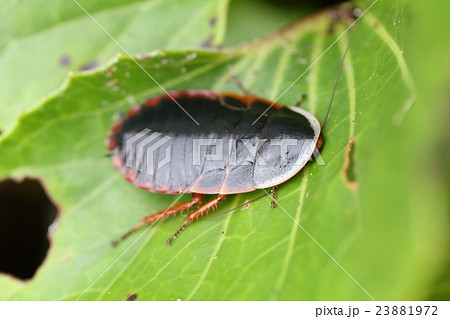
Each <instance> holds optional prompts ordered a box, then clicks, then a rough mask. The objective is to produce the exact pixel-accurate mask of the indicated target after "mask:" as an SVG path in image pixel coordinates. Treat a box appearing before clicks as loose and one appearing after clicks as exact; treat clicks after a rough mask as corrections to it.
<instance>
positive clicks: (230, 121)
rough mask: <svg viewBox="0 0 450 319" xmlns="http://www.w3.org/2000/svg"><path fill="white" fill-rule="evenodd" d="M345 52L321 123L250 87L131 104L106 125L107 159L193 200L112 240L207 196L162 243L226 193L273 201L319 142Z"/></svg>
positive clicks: (149, 186) (143, 182) (135, 178)
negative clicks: (264, 195) (264, 192)
mask: <svg viewBox="0 0 450 319" xmlns="http://www.w3.org/2000/svg"><path fill="white" fill-rule="evenodd" d="M348 49H349V46H348V47H347V51H348ZM347 51H346V52H345V54H344V57H343V59H342V62H341V66H340V69H339V72H338V76H337V79H336V84H335V87H334V91H333V94H332V97H331V100H330V104H329V106H328V111H327V114H326V116H325V119H324V121H323V124H322V126H321V125H320V123H319V121H318V120H317V119H316V118H315V117H314V116H313V115H312V114H311V113H309V112H307V111H305V110H303V109H301V108H299V107H298V106H283V105H281V104H278V103H274V102H271V101H269V100H265V99H262V98H259V97H255V96H252V95H250V94H248V93H247V94H245V95H238V94H235V93H216V92H211V91H207V90H184V91H179V92H168V93H167V94H165V95H161V96H156V97H153V98H150V99H148V100H146V101H145V102H144V103H143V104H141V105H138V106H135V107H134V108H132V109H131V110H130V111H129V112H128V114H127V115H126V116H124V117H123V118H122V119H121V120H119V121H118V122H117V123H116V124H114V125H113V126H112V127H111V129H110V130H109V133H108V137H107V140H106V144H107V148H108V149H109V151H110V152H111V155H112V158H113V165H114V166H115V167H116V169H118V170H119V172H120V173H121V174H122V175H123V177H124V178H125V179H126V180H127V181H129V182H131V183H133V184H134V185H135V186H137V187H139V188H142V189H145V190H147V191H150V192H154V193H164V194H183V193H192V199H191V200H190V201H188V202H185V203H182V204H178V205H176V206H173V207H169V208H168V209H165V210H162V211H160V212H157V213H155V214H152V215H150V216H148V217H146V218H144V219H142V220H141V221H140V222H138V223H137V224H136V225H135V226H134V227H132V228H131V229H130V230H129V231H128V232H127V233H125V234H124V235H123V236H121V237H120V238H119V239H117V240H115V241H113V242H112V245H113V246H115V245H116V244H117V243H118V242H120V241H122V240H123V239H125V238H126V237H127V236H129V235H130V234H131V233H133V232H134V231H135V230H137V229H138V228H140V227H141V226H143V225H146V224H149V223H154V222H156V221H157V220H159V219H160V218H165V217H168V216H170V215H175V214H177V213H180V212H182V211H184V210H189V209H191V208H193V207H194V206H198V205H200V204H202V201H203V198H204V195H206V194H215V195H217V196H216V197H215V198H214V199H213V200H211V201H209V202H206V203H203V204H202V205H200V206H199V207H198V208H197V209H195V210H194V211H193V212H192V213H190V214H189V215H188V216H187V217H186V218H185V220H184V221H183V223H182V224H181V226H180V227H179V228H178V230H177V231H176V232H175V233H174V234H173V236H171V237H170V238H169V239H168V240H167V245H170V244H171V242H172V241H173V239H175V238H176V237H177V236H178V235H179V234H180V232H181V231H182V230H183V229H184V228H185V227H186V226H187V225H189V224H190V223H191V222H192V221H194V220H196V219H199V218H200V217H202V216H203V215H204V214H205V213H207V212H208V211H209V210H211V209H213V208H215V207H216V206H217V205H218V204H219V203H220V202H221V201H223V200H224V199H225V198H226V196H227V195H231V194H240V193H246V192H251V191H254V190H257V189H266V188H272V205H271V206H272V207H274V204H275V201H274V196H275V188H276V187H277V186H278V185H280V184H282V183H284V182H286V181H287V180H289V179H290V178H292V177H293V176H295V175H296V174H297V173H298V172H299V171H300V170H301V169H302V168H303V167H304V166H305V165H306V164H307V163H308V161H310V160H311V159H312V156H313V154H314V152H315V150H318V149H320V148H321V147H322V144H323V138H322V134H321V132H322V128H323V126H324V124H325V122H326V119H327V117H328V114H329V111H330V108H331V104H332V101H333V97H334V92H335V90H336V87H337V83H338V80H339V76H340V74H341V71H342V66H343V62H344V59H345V55H346V53H347ZM186 113H187V114H188V115H190V117H191V119H190V118H189V117H188V116H187V115H186ZM261 114H263V115H262V116H261ZM257 118H258V120H257V121H255V119H257ZM192 119H195V121H194V120H192ZM160 164H164V165H160Z"/></svg>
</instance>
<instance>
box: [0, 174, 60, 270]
mask: <svg viewBox="0 0 450 319" xmlns="http://www.w3.org/2000/svg"><path fill="white" fill-rule="evenodd" d="M57 212H58V210H57V208H56V206H55V205H54V204H53V203H52V202H51V201H50V199H49V197H48V196H47V194H46V192H45V190H44V188H43V186H42V184H41V183H40V182H39V181H38V180H36V179H29V178H26V179H24V180H23V181H16V180H13V179H6V180H3V181H1V182H0V272H3V273H8V274H11V275H13V276H14V277H17V278H19V279H29V278H31V277H33V275H34V273H35V272H36V270H37V269H38V267H39V266H40V265H41V264H42V262H43V261H44V259H45V256H46V255H47V251H48V249H49V247H50V242H49V239H48V237H47V233H48V229H49V226H50V225H51V224H52V223H53V222H54V220H55V218H56V216H57Z"/></svg>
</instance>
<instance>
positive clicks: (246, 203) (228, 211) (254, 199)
mask: <svg viewBox="0 0 450 319" xmlns="http://www.w3.org/2000/svg"><path fill="white" fill-rule="evenodd" d="M267 195H269V193H265V194H263V195H261V196H258V197H256V198H253V199H252V200H249V201H247V202H244V203H243V204H241V205H239V206H236V207H234V208H232V209H230V210H227V211H226V212H223V213H220V214H217V215H211V216H205V217H202V218H200V220H203V219H208V218H215V217H219V216H221V215H225V214H228V213H230V212H232V211H234V210H236V209H238V208H241V207H242V206H245V205H248V204H250V203H253V202H254V201H257V200H258V199H260V198H262V197H264V196H267Z"/></svg>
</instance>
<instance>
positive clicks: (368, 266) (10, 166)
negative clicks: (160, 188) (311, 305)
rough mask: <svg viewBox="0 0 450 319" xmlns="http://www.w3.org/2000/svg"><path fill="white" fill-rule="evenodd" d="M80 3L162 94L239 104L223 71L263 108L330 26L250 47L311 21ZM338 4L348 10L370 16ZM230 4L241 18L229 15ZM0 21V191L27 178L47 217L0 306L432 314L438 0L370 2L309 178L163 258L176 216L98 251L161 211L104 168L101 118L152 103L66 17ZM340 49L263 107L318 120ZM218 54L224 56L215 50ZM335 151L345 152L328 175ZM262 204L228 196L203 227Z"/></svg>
mask: <svg viewBox="0 0 450 319" xmlns="http://www.w3.org/2000/svg"><path fill="white" fill-rule="evenodd" d="M79 3H80V4H81V5H82V6H83V7H84V8H85V9H86V10H87V11H88V12H89V13H90V14H92V16H93V17H94V18H95V19H96V20H97V21H98V23H99V24H100V25H101V26H102V27H103V28H104V29H105V30H107V31H108V32H109V33H110V34H111V36H112V37H114V38H115V39H116V40H117V41H118V43H120V44H121V45H122V46H123V48H125V49H126V50H127V51H128V52H130V53H133V54H140V55H135V57H136V58H137V59H138V62H139V64H140V65H141V66H142V67H143V68H144V69H145V70H147V71H148V72H149V73H150V74H151V75H152V76H153V77H154V78H155V79H156V80H157V81H158V82H159V83H161V85H162V86H163V87H164V88H166V89H175V90H176V89H187V88H201V89H209V90H216V91H223V90H226V91H234V92H239V90H238V88H236V86H235V84H234V83H233V82H232V81H229V78H230V75H232V74H237V75H238V77H239V78H240V79H241V81H242V82H243V84H244V86H245V87H246V88H247V89H248V90H250V91H251V92H252V93H254V94H255V95H258V96H261V97H265V98H268V99H276V98H277V97H278V96H279V95H280V94H281V93H283V92H284V91H285V90H286V89H287V88H288V87H289V85H291V84H292V83H293V82H294V81H295V80H296V79H297V78H298V77H299V75H301V74H302V73H303V72H304V71H306V70H307V69H308V67H309V66H310V65H311V64H312V63H313V62H314V61H315V60H316V59H317V58H319V57H320V56H321V54H322V53H323V52H324V51H325V50H326V49H327V48H328V47H329V46H330V45H331V44H332V43H333V42H334V41H335V40H336V39H337V37H338V36H340V35H341V34H342V33H343V32H344V31H345V29H346V28H347V26H348V24H347V22H346V21H345V20H344V21H339V22H337V21H335V19H334V18H333V17H335V16H336V12H337V11H336V9H334V10H332V9H329V10H325V11H321V12H319V13H314V15H312V16H311V15H309V16H307V17H306V18H304V19H302V20H299V22H295V23H293V24H291V25H290V26H289V27H287V28H285V29H283V30H282V31H278V32H275V33H273V34H271V35H268V36H266V37H263V38H260V39H258V40H256V41H253V42H249V41H250V40H252V39H253V37H255V36H262V35H263V34H259V33H257V31H255V30H263V31H264V33H266V34H268V33H269V32H270V31H271V30H273V29H275V28H277V27H279V26H280V25H284V24H286V23H287V22H290V21H292V20H294V19H295V18H297V17H300V16H302V15H306V14H309V13H310V12H311V11H312V9H311V7H309V6H307V7H302V6H295V7H294V8H295V11H294V10H293V8H292V7H290V6H289V4H285V6H281V7H280V6H277V5H276V4H275V3H271V2H261V3H260V2H258V1H249V2H246V4H245V5H243V4H242V2H240V4H233V2H231V4H230V3H229V2H228V1H220V0H216V1H200V0H189V1H178V0H171V1H158V0H156V1H127V2H123V1H80V2H79ZM357 4H358V6H359V7H360V8H361V10H365V9H366V8H368V7H369V6H370V5H371V4H372V1H358V2H357ZM442 5H443V3H440V6H442ZM243 6H248V7H251V6H253V7H254V8H255V10H245V12H246V13H247V14H246V15H243V14H242V12H244V10H243V9H242V8H243ZM3 7H4V8H6V9H7V10H3V11H2V12H3V13H2V15H3V16H2V17H0V21H1V22H0V30H2V34H5V35H6V36H5V37H2V38H1V39H0V50H1V51H0V52H1V53H0V70H1V73H0V87H1V92H2V94H1V95H0V129H1V130H2V132H3V133H2V135H1V136H0V177H2V178H5V177H15V178H22V177H24V176H33V177H38V178H40V179H42V181H43V183H44V184H45V185H46V187H47V189H48V192H49V194H50V195H51V196H52V198H53V199H54V200H55V201H56V202H57V203H59V205H60V206H61V212H60V217H59V225H58V227H57V229H56V231H55V232H54V233H53V234H52V246H51V249H50V250H49V253H48V256H47V259H46V260H45V262H44V264H43V265H42V266H41V267H40V269H39V270H38V272H37V273H36V275H35V276H34V277H33V278H32V279H31V280H29V281H26V282H21V281H18V280H16V279H14V278H12V277H10V276H7V275H0V286H1V287H2V289H0V299H12V300H22V299H26V300H30V299H33V300H36V299H37V300H75V299H78V298H80V299H81V300H96V299H100V300H111V299H112V300H125V299H126V298H127V296H128V295H130V294H133V293H137V295H138V297H137V299H138V300H177V299H181V300H321V299H326V300H354V299H356V300H368V299H370V298H374V299H377V300H378V299H380V300H389V299H429V298H433V299H440V298H442V299H447V298H448V297H449V286H450V283H449V274H448V273H446V272H445V270H447V271H448V268H449V267H448V217H449V216H448V202H447V199H448V195H449V192H448V189H449V188H448V180H449V175H450V173H449V170H448V167H449V165H448V164H449V157H448V154H449V153H448V142H449V141H448V136H449V134H448V129H447V126H446V123H445V121H446V119H447V118H448V115H449V114H448V107H447V105H448V95H446V94H445V92H446V89H447V91H448V85H449V77H448V74H447V72H445V70H448V69H449V68H448V66H449V62H450V57H449V48H448V44H447V41H446V40H445V38H444V36H445V32H444V31H443V30H448V29H449V28H448V27H449V26H448V24H449V22H448V21H446V17H445V15H444V12H448V11H446V10H443V9H442V8H441V7H438V6H437V1H436V2H427V3H426V4H422V3H418V2H415V3H414V4H413V3H412V2H411V3H410V2H409V1H395V2H392V1H387V0H379V1H378V2H377V3H375V4H374V5H373V7H372V8H371V9H370V10H369V11H368V13H367V14H366V15H364V16H363V18H362V19H361V20H360V22H359V23H358V24H357V26H356V28H355V31H354V35H353V40H352V43H351V49H350V52H349V55H348V57H347V59H346V61H345V68H344V71H343V75H342V77H341V80H340V82H339V87H338V90H337V92H336V97H335V101H334V105H333V109H332V113H331V115H330V119H329V122H328V124H327V126H326V128H325V131H324V138H325V143H326V144H325V146H324V149H323V152H322V156H323V159H324V161H325V162H326V165H325V166H319V165H317V163H311V164H310V165H308V167H307V168H306V169H304V170H303V171H302V172H301V173H300V174H298V175H297V176H296V177H295V178H293V179H291V180H290V181H289V182H288V183H286V184H285V185H284V186H283V187H282V188H281V189H280V190H279V192H278V197H277V198H278V201H279V203H280V207H278V208H277V209H275V210H270V209H269V208H268V207H269V199H268V198H264V199H261V200H259V201H257V202H255V203H252V204H251V205H250V207H249V208H248V209H246V210H237V211H235V212H233V213H230V214H226V215H222V216H219V217H216V218H210V219H206V220H203V221H201V222H198V223H194V224H192V225H191V226H189V227H188V228H187V229H186V230H185V231H184V232H183V234H182V235H181V236H180V237H179V238H177V240H176V241H175V242H174V244H173V246H171V247H166V246H165V240H166V239H167V238H168V237H169V236H170V235H171V234H172V233H173V232H174V230H176V228H177V227H178V224H179V223H180V221H181V217H178V218H177V219H170V220H167V221H165V222H162V223H160V224H159V225H155V227H152V228H151V229H150V230H149V231H148V232H146V233H145V234H144V235H143V236H142V237H141V238H140V239H139V240H138V241H136V242H135V243H134V241H135V240H136V239H137V238H138V237H139V236H140V235H141V234H142V231H140V232H137V233H135V234H134V235H133V236H132V237H130V238H129V239H127V240H126V241H125V242H123V243H122V244H121V245H120V246H118V247H116V248H112V247H111V246H110V245H109V243H110V242H111V240H112V239H115V238H117V237H118V236H120V235H121V234H122V233H123V232H124V231H126V230H128V228H129V227H131V226H132V225H133V224H135V223H136V222H137V221H138V220H139V219H141V218H142V217H143V216H145V215H147V214H148V213H149V212H153V211H157V210H159V209H162V208H165V207H167V206H168V205H170V204H171V203H172V202H173V201H174V200H175V198H176V196H169V195H157V194H149V193H147V192H145V191H142V190H139V189H136V188H135V187H133V186H132V185H131V184H129V183H127V182H126V181H125V180H123V178H122V177H121V176H120V175H119V174H118V172H116V171H115V170H114V169H113V168H112V165H111V163H110V160H109V159H107V158H105V157H104V156H103V154H104V153H105V148H104V139H105V136H106V132H107V130H108V128H109V126H110V125H111V124H112V123H113V122H114V118H115V114H117V112H118V111H126V110H127V109H129V108H130V107H131V106H133V105H136V104H138V103H140V102H142V101H143V100H145V99H146V98H147V97H149V96H152V95H157V94H160V88H159V87H158V86H157V85H156V84H155V83H154V82H153V81H152V80H151V79H149V77H148V76H147V75H146V74H145V73H144V72H143V71H142V70H141V69H140V67H139V66H137V65H136V64H135V63H134V61H133V60H132V59H131V58H130V57H129V56H127V55H126V54H123V52H122V51H121V48H120V47H118V46H117V45H116V43H114V42H113V41H112V40H111V38H110V37H108V35H107V34H105V32H104V31H103V30H102V29H101V28H99V26H98V25H96V24H95V23H94V22H93V21H92V20H91V19H90V18H89V17H88V16H87V15H86V14H85V13H84V12H83V11H82V10H81V9H80V7H79V6H77V5H76V3H75V2H74V3H72V2H70V1H68V2H67V1H65V2H61V1H47V2H45V3H41V2H37V3H36V2H35V1H19V2H17V1H6V2H4V3H3ZM272 8H276V9H272ZM5 12H6V13H8V14H6V13H5ZM292 12H295V14H293V13H292ZM23 21H25V22H23ZM227 24H228V25H227ZM258 26H261V27H260V28H258ZM446 27H447V28H446ZM258 32H261V31H258ZM348 41H349V34H348V33H347V34H345V35H344V36H343V37H342V38H341V39H340V41H338V42H336V45H334V46H332V47H331V49H330V50H328V51H327V52H326V53H325V54H324V55H323V56H322V57H321V58H320V60H318V63H316V64H315V65H314V66H313V67H311V68H310V69H309V70H308V72H306V73H305V75H304V76H303V77H301V78H300V79H299V80H298V81H297V82H295V84H294V85H293V86H292V88H291V89H290V90H289V91H287V92H286V94H284V95H283V96H282V97H281V99H280V102H282V103H284V104H293V103H295V101H296V100H297V98H298V97H299V95H300V94H302V93H306V94H307V95H308V98H307V100H306V101H305V102H304V103H303V104H302V107H304V108H306V109H308V110H309V111H311V112H312V113H313V114H316V115H317V118H319V119H320V120H322V119H323V117H324V115H325V112H326V108H327V105H328V101H329V98H330V95H331V92H332V89H333V85H334V81H335V79H336V74H337V70H338V68H339V64H340V61H341V58H342V54H343V52H344V50H345V48H346V45H347V43H348ZM221 44H224V45H225V47H226V48H225V49H224V50H218V49H216V47H217V46H218V45H221ZM235 45H237V46H235ZM154 50H157V51H154ZM150 51H151V53H150V54H147V52H150ZM120 52H121V53H122V54H119V55H117V53H120ZM80 69H83V70H84V71H79V70H80ZM67 74H68V76H67ZM64 79H65V80H64ZM61 82H63V84H62V85H61V86H60V87H59V88H58V85H59V84H60V83H61ZM351 138H354V140H355V143H356V144H355V147H354V148H353V151H352V156H351V158H350V162H351V166H350V169H346V164H345V163H346V160H348V159H347V156H346V154H347V153H346V150H347V145H348V142H349V140H350V139H351ZM261 193H262V192H255V193H251V194H244V195H236V196H230V197H229V198H228V199H227V201H226V202H225V203H224V204H223V205H221V206H220V208H219V210H218V211H217V213H220V212H224V211H226V210H227V209H230V208H232V207H235V206H237V205H239V204H241V203H243V202H244V201H245V200H246V199H252V198H254V197H256V196H257V195H260V194H261ZM187 198H188V196H185V197H184V198H183V199H187ZM180 201H181V200H180ZM283 209H284V210H285V211H286V212H287V213H288V214H290V215H291V216H292V218H293V219H295V220H296V221H297V222H298V223H299V224H300V225H301V226H302V227H303V228H300V227H299V226H297V224H296V223H294V222H293V220H292V219H291V218H290V217H289V216H288V215H287V213H286V212H285V211H284V210H283ZM308 234H309V235H310V236H311V237H312V238H314V240H313V239H312V238H311V237H310V236H309V235H308ZM132 243H134V245H132V246H130V245H131V244H132ZM324 250H325V251H326V252H327V253H328V254H329V255H330V256H332V257H333V258H334V260H335V261H336V262H337V263H339V265H340V266H339V265H338V264H337V263H336V262H335V261H333V260H332V259H331V258H330V256H329V255H328V254H327V253H326V252H324ZM119 257H120V258H119ZM111 265H112V266H111ZM110 266H111V267H110ZM108 267H110V268H108ZM341 267H342V268H341ZM344 269H345V271H344ZM105 270H108V271H107V272H105ZM102 274H103V276H102V277H101V278H100V279H99V280H97V279H98V278H99V276H100V275H102ZM87 288H89V289H87ZM86 289H87V290H86Z"/></svg>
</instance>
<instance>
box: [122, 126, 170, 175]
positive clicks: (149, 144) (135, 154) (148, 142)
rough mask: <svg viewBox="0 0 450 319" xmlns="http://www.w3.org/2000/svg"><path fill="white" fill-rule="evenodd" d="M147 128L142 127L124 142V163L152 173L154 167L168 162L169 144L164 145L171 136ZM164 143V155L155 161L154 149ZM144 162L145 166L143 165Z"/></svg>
mask: <svg viewBox="0 0 450 319" xmlns="http://www.w3.org/2000/svg"><path fill="white" fill-rule="evenodd" d="M150 133H151V130H149V129H147V128H146V129H143V130H142V131H140V132H139V133H137V134H135V135H133V136H132V137H130V138H129V139H127V140H126V142H125V165H126V166H127V167H130V168H133V169H136V170H137V171H140V172H145V173H146V174H148V175H153V174H154V173H155V170H156V168H161V167H163V166H164V165H166V164H167V163H169V162H170V158H171V157H170V156H171V155H170V154H171V150H170V145H166V144H167V143H168V142H169V141H170V140H171V139H172V138H171V137H170V136H167V135H164V136H162V134H161V133H158V132H153V133H151V134H150ZM164 145H166V149H165V155H164V158H163V159H160V160H159V161H158V162H156V163H155V151H156V150H159V149H160V148H161V147H163V146H164ZM144 162H145V167H143V166H144Z"/></svg>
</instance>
